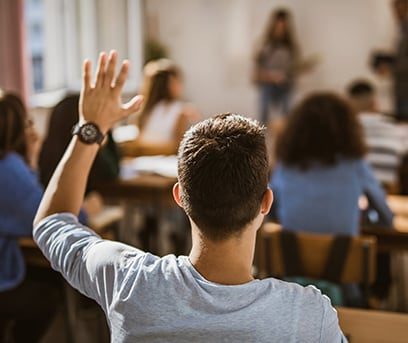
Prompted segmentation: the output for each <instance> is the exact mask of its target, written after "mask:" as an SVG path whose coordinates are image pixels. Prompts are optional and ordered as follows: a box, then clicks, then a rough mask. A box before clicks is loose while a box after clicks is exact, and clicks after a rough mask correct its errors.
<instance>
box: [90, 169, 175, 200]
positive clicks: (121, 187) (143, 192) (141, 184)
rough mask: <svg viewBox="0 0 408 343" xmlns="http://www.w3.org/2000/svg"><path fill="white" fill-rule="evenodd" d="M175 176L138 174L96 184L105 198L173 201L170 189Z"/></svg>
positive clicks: (97, 189)
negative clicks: (126, 178)
mask: <svg viewBox="0 0 408 343" xmlns="http://www.w3.org/2000/svg"><path fill="white" fill-rule="evenodd" d="M176 182H177V179H176V178H169V177H164V176H159V175H139V176H136V177H134V178H132V179H128V180H123V179H122V180H117V181H114V182H110V183H104V184H100V185H97V186H96V189H95V190H96V191H98V192H99V193H101V194H102V196H104V197H106V198H120V199H126V200H134V201H140V202H155V203H157V202H158V201H159V202H164V203H167V204H168V203H170V204H172V203H173V196H172V189H173V185H174V184H175V183H176Z"/></svg>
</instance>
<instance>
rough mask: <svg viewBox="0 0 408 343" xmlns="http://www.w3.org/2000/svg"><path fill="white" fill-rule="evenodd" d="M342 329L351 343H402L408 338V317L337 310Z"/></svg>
mask: <svg viewBox="0 0 408 343" xmlns="http://www.w3.org/2000/svg"><path fill="white" fill-rule="evenodd" d="M337 313H338V317H339V323H340V327H341V329H342V331H343V333H344V334H345V335H346V336H347V338H348V340H349V342H350V343H354V342H358V343H365V342H367V343H368V342H370V343H377V342H378V343H380V342H387V343H402V342H406V341H407V337H408V315H407V314H402V313H392V312H383V311H371V310H361V309H351V308H342V307H339V308H337Z"/></svg>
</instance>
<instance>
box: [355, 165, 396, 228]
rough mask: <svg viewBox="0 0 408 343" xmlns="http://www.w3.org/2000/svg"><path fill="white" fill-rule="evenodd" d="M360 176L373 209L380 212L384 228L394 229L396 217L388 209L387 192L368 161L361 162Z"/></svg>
mask: <svg viewBox="0 0 408 343" xmlns="http://www.w3.org/2000/svg"><path fill="white" fill-rule="evenodd" d="M359 175H360V178H361V182H362V186H363V192H364V194H365V195H366V196H367V199H368V202H369V204H370V205H371V207H372V208H374V209H375V210H376V211H377V212H378V214H379V218H380V222H381V223H383V225H384V226H387V227H392V221H393V217H394V215H393V213H392V211H391V209H390V208H389V207H388V204H387V201H386V195H385V192H384V190H383V189H382V187H381V185H380V184H379V182H378V181H377V179H376V178H375V176H374V172H373V170H372V169H371V167H370V166H369V165H368V163H367V162H366V161H361V162H360V164H359Z"/></svg>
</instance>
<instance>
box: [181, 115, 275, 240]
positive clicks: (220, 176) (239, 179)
mask: <svg viewBox="0 0 408 343" xmlns="http://www.w3.org/2000/svg"><path fill="white" fill-rule="evenodd" d="M178 174H179V182H180V186H181V192H182V193H181V201H182V204H183V208H184V210H185V211H186V213H187V214H188V216H189V217H190V218H191V219H192V220H193V221H194V223H195V224H196V225H197V226H198V227H199V229H200V231H201V232H202V234H203V235H204V236H205V237H206V238H208V239H210V240H213V241H217V240H223V239H226V238H228V237H230V236H232V235H237V234H239V233H240V232H241V231H242V230H243V229H244V228H245V227H246V226H247V225H248V224H249V223H250V222H251V221H252V220H253V219H254V218H255V217H256V216H257V214H258V213H259V210H260V206H261V200H262V197H263V194H264V193H265V191H266V189H267V186H268V158H267V152H266V145H265V136H264V129H263V128H262V127H260V126H259V125H258V123H257V122H255V121H253V120H250V119H248V118H245V117H242V116H239V115H236V114H228V113H227V114H222V115H218V116H215V117H213V118H210V119H207V120H205V121H202V122H200V123H198V124H197V125H195V126H193V127H192V128H191V129H190V130H189V131H187V132H186V134H185V136H184V138H183V140H182V142H181V145H180V149H179V162H178Z"/></svg>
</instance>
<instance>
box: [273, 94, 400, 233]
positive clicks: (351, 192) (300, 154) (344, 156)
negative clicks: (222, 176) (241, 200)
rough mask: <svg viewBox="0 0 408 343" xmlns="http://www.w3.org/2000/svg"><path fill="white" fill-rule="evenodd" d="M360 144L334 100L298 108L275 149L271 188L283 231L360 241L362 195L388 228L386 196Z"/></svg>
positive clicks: (322, 98)
mask: <svg viewBox="0 0 408 343" xmlns="http://www.w3.org/2000/svg"><path fill="white" fill-rule="evenodd" d="M363 139H364V138H363V135H362V131H361V128H360V125H359V123H358V121H357V118H356V115H355V114H354V112H353V111H352V110H351V108H350V107H349V105H348V104H347V103H346V102H345V101H343V100H342V99H341V98H339V97H338V96H336V95H334V94H330V93H321V94H314V95H312V96H310V97H308V98H306V99H305V100H304V101H303V102H301V103H300V104H299V105H298V106H297V108H296V109H295V110H294V112H293V113H292V115H291V117H290V118H289V121H288V123H287V127H286V128H285V130H284V131H283V133H282V135H281V137H280V139H279V141H278V143H277V151H276V155H277V160H278V165H277V167H276V169H275V171H274V173H273V175H272V179H271V182H270V186H271V188H272V189H273V192H274V195H275V206H276V207H275V210H276V215H277V217H278V219H279V221H280V222H281V223H282V225H283V226H284V227H285V228H287V229H290V230H295V231H308V232H315V233H331V234H346V235H352V236H355V235H358V234H359V224H360V209H359V205H358V203H359V199H360V197H361V196H363V195H365V196H366V197H367V199H368V201H369V204H370V207H371V208H373V209H374V210H375V211H376V213H377V218H376V219H377V220H376V221H377V223H378V224H381V225H382V226H385V227H391V226H392V219H393V214H392V213H391V211H390V209H389V207H388V206H387V203H386V199H385V194H384V191H383V190H382V188H381V186H380V184H379V183H378V181H377V180H376V179H375V177H374V173H373V171H372V169H371V167H370V166H369V165H368V163H367V162H366V161H365V160H364V154H365V152H366V148H365V145H364V141H363Z"/></svg>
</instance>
